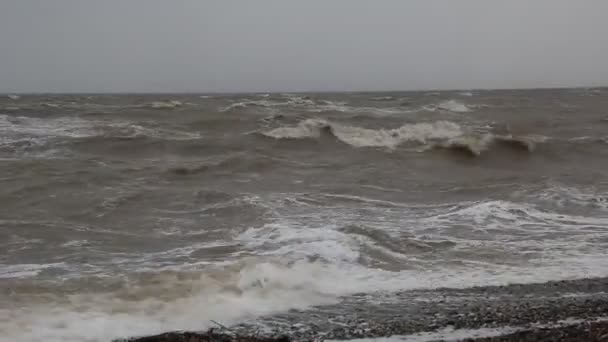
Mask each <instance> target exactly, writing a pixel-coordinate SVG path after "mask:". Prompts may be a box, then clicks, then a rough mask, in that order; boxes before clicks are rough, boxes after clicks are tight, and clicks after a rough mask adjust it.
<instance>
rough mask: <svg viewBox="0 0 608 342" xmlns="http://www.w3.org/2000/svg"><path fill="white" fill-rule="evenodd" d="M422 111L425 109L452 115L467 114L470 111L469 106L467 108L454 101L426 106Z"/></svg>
mask: <svg viewBox="0 0 608 342" xmlns="http://www.w3.org/2000/svg"><path fill="white" fill-rule="evenodd" d="M424 109H426V110H427V111H437V110H440V111H446V112H452V113H467V112H470V111H471V110H472V108H471V107H470V106H467V105H466V104H464V103H462V102H460V101H456V100H447V101H443V102H440V103H438V104H434V105H429V106H426V107H424Z"/></svg>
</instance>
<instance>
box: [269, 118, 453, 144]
mask: <svg viewBox="0 0 608 342" xmlns="http://www.w3.org/2000/svg"><path fill="white" fill-rule="evenodd" d="M325 129H329V130H330V132H331V133H332V134H333V135H334V136H335V137H336V138H338V139H339V140H340V141H342V142H343V143H346V144H348V145H351V146H353V147H388V148H395V147H397V146H399V145H400V144H403V143H405V142H418V143H426V142H427V141H432V140H442V139H450V138H456V137H459V136H462V135H463V130H462V129H461V127H460V126H459V125H458V124H456V123H453V122H449V121H437V122H431V123H417V124H408V125H404V126H401V127H399V128H396V129H379V130H374V129H368V128H361V127H354V126H347V125H340V124H336V123H332V122H329V121H325V120H321V119H307V120H304V121H302V122H300V123H299V124H298V125H297V126H292V127H279V128H276V129H273V130H271V131H267V132H263V133H262V134H263V135H265V136H267V137H271V138H275V139H303V138H319V137H320V136H321V134H322V133H323V130H325Z"/></svg>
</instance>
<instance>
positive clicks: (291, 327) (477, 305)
mask: <svg viewBox="0 0 608 342" xmlns="http://www.w3.org/2000/svg"><path fill="white" fill-rule="evenodd" d="M368 296H369V295H365V294H360V295H354V296H352V298H351V297H349V298H345V299H344V300H343V301H342V302H340V303H339V304H336V305H328V306H320V307H315V308H310V309H307V310H301V311H298V310H292V311H289V312H287V313H282V314H277V315H273V316H268V317H261V318H260V319H258V320H256V321H254V322H251V323H246V324H245V323H244V324H241V325H237V326H234V327H229V328H219V329H217V328H214V329H210V330H209V331H207V332H198V333H197V332H170V333H165V334H161V335H156V336H146V337H133V338H127V339H124V340H116V341H115V342H118V341H129V342H182V341H187V342H198V341H243V342H245V341H251V342H264V341H269V342H285V341H323V340H352V339H362V338H387V337H391V336H395V338H394V339H392V340H394V341H397V340H403V341H410V340H411V341H413V340H414V339H415V338H417V339H418V341H444V340H446V341H471V342H475V341H480V342H495V341H545V340H548V341H591V342H592V341H608V320H606V319H608V277H605V278H587V279H576V280H566V281H552V282H546V283H538V284H512V285H505V286H484V287H472V288H466V289H450V288H439V289H434V290H412V291H404V292H399V293H394V294H389V295H386V296H383V297H381V298H375V299H374V300H373V303H371V304H370V303H366V300H367V297H368ZM256 322H260V323H262V324H264V323H266V324H265V325H268V324H274V326H273V328H272V331H270V332H265V333H259V329H256V327H255V324H256ZM269 322H274V323H269ZM277 322H278V323H277ZM479 329H482V330H488V329H493V330H494V331H497V332H498V333H494V334H491V335H492V336H488V335H485V336H484V335H483V334H482V333H481V334H480V333H478V334H477V335H474V334H473V333H474V331H475V330H479ZM442 331H443V332H442ZM467 331H469V333H470V334H473V335H472V336H466V334H465V335H463V334H462V332H467ZM439 333H441V334H439ZM424 335H427V336H426V337H425V339H424V340H423V339H421V337H422V336H424ZM450 335H452V336H450ZM433 336H434V337H433ZM429 338H430V339H429ZM433 338H435V339H433Z"/></svg>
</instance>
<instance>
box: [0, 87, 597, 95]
mask: <svg viewBox="0 0 608 342" xmlns="http://www.w3.org/2000/svg"><path fill="white" fill-rule="evenodd" d="M606 88H608V85H599V86H598V85H594V86H547V87H504V88H427V89H424V88H423V89H417V90H403V89H400V90H397V89H392V90H299V91H298V90H274V91H263V90H260V91H99V92H91V91H86V92H80V91H31V92H23V91H15V92H4V91H0V95H26V96H27V95H239V94H282V93H298V94H348V93H428V92H464V91H469V92H470V91H478V92H480V91H526V90H527V91H534V90H572V89H606Z"/></svg>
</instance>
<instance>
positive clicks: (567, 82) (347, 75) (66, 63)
mask: <svg viewBox="0 0 608 342" xmlns="http://www.w3.org/2000/svg"><path fill="white" fill-rule="evenodd" d="M607 13H608V1H607V0H508V1H507V0H214V1H212V0H177V1H170V0H162V1H161V0H94V1H93V0H0V92H73V91H75V92H122V91H138V92H183V91H193V92H213V91H303V90H312V91H315V90H318V91H323V90H411V89H438V88H439V89H441V88H505V87H507V88H511V87H548V86H598V85H608V20H607V19H606V17H607V16H606V15H607Z"/></svg>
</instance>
